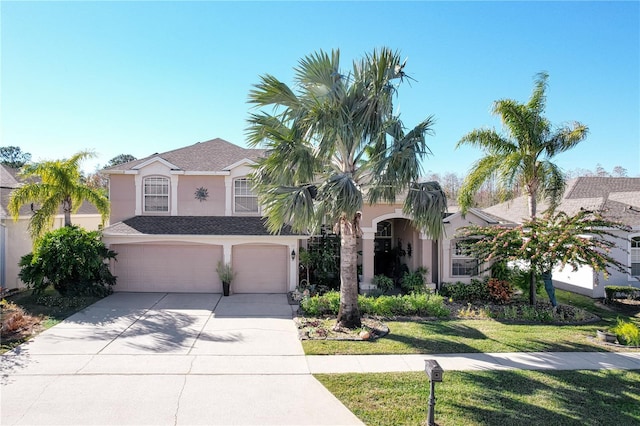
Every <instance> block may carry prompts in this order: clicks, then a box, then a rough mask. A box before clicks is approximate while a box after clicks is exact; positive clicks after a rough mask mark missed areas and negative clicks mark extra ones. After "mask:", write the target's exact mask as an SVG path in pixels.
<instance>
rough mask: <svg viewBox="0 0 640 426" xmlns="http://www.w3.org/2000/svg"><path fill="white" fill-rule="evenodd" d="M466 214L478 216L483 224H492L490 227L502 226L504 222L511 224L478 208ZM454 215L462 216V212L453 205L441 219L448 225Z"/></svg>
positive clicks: (471, 209)
mask: <svg viewBox="0 0 640 426" xmlns="http://www.w3.org/2000/svg"><path fill="white" fill-rule="evenodd" d="M467 213H472V214H475V215H476V216H478V217H479V218H480V219H482V220H484V221H485V222H487V223H488V224H492V225H496V224H504V223H505V222H507V223H509V224H513V223H512V222H510V221H505V220H504V219H503V218H501V217H497V216H494V215H491V214H488V213H487V212H485V211H483V210H481V209H478V208H473V207H472V208H470V209H469V210H468V211H467ZM456 215H462V210H461V209H460V207H459V206H457V205H455V206H449V207H448V208H447V213H445V214H444V218H443V222H444V223H449V222H451V221H452V220H453V218H454V217H455V216H456Z"/></svg>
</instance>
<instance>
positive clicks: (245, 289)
mask: <svg viewBox="0 0 640 426" xmlns="http://www.w3.org/2000/svg"><path fill="white" fill-rule="evenodd" d="M287 253H288V248H287V246H280V245H266V244H265V245H257V244H256V245H239V246H234V247H233V268H234V271H235V273H236V276H235V278H234V280H233V283H232V284H231V287H232V291H233V292H234V293H285V292H286V290H287V274H288V262H287V259H288V257H287Z"/></svg>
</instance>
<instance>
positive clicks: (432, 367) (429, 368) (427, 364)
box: [424, 359, 443, 426]
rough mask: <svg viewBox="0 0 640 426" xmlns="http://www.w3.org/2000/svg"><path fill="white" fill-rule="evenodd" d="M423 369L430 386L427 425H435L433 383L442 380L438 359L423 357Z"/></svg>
mask: <svg viewBox="0 0 640 426" xmlns="http://www.w3.org/2000/svg"><path fill="white" fill-rule="evenodd" d="M424 371H425V373H427V376H428V377H429V385H430V387H431V391H430V392H429V413H428V414H427V425H428V426H435V424H436V422H435V420H434V408H435V405H436V396H435V383H436V382H441V381H442V373H443V370H442V367H440V364H438V361H436V360H435V359H425V360H424Z"/></svg>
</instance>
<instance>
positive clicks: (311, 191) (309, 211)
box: [259, 185, 318, 234]
mask: <svg viewBox="0 0 640 426" xmlns="http://www.w3.org/2000/svg"><path fill="white" fill-rule="evenodd" d="M315 194H316V189H315V187H314V186H313V185H304V186H300V187H284V186H278V187H273V188H271V189H270V190H268V191H266V192H263V193H261V194H260V195H259V199H260V202H261V204H262V205H263V206H264V212H265V215H266V217H267V219H266V220H267V222H266V223H267V228H268V229H269V231H270V232H271V233H274V234H278V233H280V231H281V230H282V227H283V226H284V225H289V226H291V228H292V229H293V230H294V231H296V232H305V231H307V230H309V229H313V228H316V227H317V225H318V220H317V218H316V214H315V210H314V196H315Z"/></svg>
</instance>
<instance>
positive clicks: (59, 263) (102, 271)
mask: <svg viewBox="0 0 640 426" xmlns="http://www.w3.org/2000/svg"><path fill="white" fill-rule="evenodd" d="M115 258H116V252H114V251H112V250H109V249H107V248H106V246H105V245H104V243H103V242H102V241H101V240H100V232H98V231H86V230H84V229H81V228H79V227H77V226H65V227H63V228H59V229H56V230H54V231H51V232H48V233H46V234H45V235H44V236H43V237H42V239H41V240H40V241H39V242H38V245H37V246H36V247H35V249H34V251H33V253H29V254H27V255H25V256H23V257H22V258H21V259H20V263H19V265H20V268H21V269H20V274H19V275H20V278H21V279H22V281H23V282H24V283H25V284H27V287H30V288H32V289H33V294H34V295H36V296H38V295H40V294H42V292H43V291H44V290H45V289H46V288H47V287H48V286H49V285H52V286H53V288H55V289H56V290H57V291H58V293H60V295H62V296H98V297H102V296H106V295H107V294H110V293H111V292H112V289H111V287H112V286H113V285H115V283H116V277H114V276H113V275H112V274H111V271H109V266H108V264H107V263H106V262H105V261H108V260H109V259H115Z"/></svg>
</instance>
